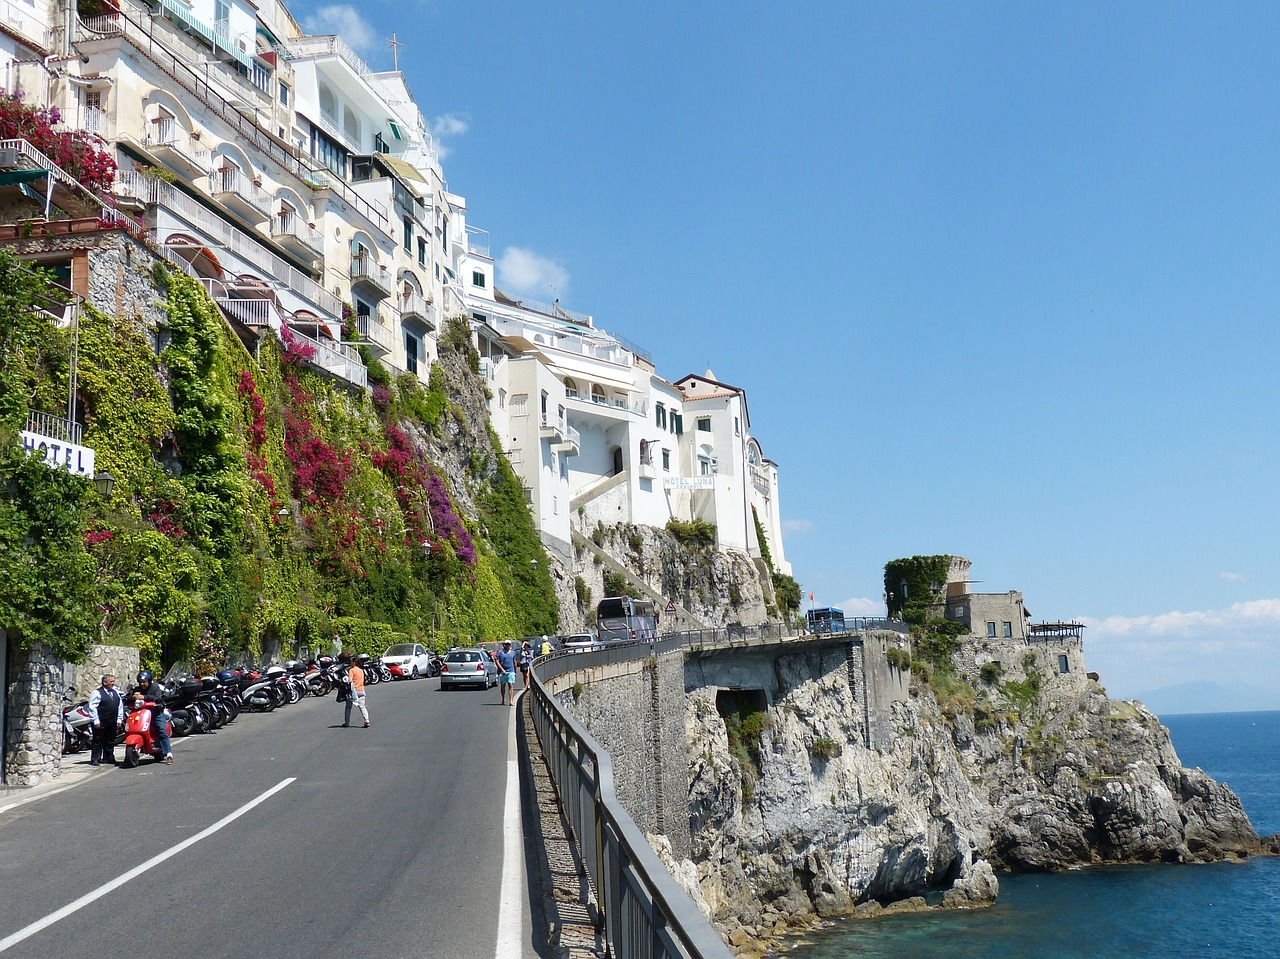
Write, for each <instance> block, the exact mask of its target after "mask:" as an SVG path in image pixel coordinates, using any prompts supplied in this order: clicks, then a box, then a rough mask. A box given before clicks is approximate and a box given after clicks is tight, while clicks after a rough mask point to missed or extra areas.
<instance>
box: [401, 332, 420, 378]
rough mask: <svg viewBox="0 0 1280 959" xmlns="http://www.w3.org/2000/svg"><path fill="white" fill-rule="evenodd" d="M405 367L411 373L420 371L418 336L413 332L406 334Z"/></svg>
mask: <svg viewBox="0 0 1280 959" xmlns="http://www.w3.org/2000/svg"><path fill="white" fill-rule="evenodd" d="M404 368H405V369H406V370H408V371H409V372H410V373H417V372H418V338H417V337H416V336H414V335H413V334H412V333H406V334H405V335H404Z"/></svg>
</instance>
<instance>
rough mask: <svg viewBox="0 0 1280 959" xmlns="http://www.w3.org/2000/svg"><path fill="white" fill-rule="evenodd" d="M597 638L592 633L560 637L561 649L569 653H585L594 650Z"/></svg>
mask: <svg viewBox="0 0 1280 959" xmlns="http://www.w3.org/2000/svg"><path fill="white" fill-rule="evenodd" d="M595 645H596V638H595V636H594V635H593V634H592V633H570V634H569V635H568V636H562V637H560V647H561V648H562V649H564V650H566V651H567V652H579V653H580V652H584V651H586V650H590V649H593V648H594V647H595Z"/></svg>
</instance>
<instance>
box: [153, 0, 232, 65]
mask: <svg viewBox="0 0 1280 959" xmlns="http://www.w3.org/2000/svg"><path fill="white" fill-rule="evenodd" d="M160 6H161V9H163V10H164V12H165V13H167V14H168V15H169V17H170V18H171V19H172V20H173V21H174V22H175V23H179V24H181V25H182V26H183V28H185V29H186V30H187V31H188V32H190V33H193V34H195V35H196V36H198V37H202V38H203V39H205V40H206V41H208V43H209V45H210V46H212V47H215V48H216V49H221V50H225V51H227V52H228V53H230V54H231V55H232V56H233V57H235V58H236V59H237V60H239V61H240V62H241V63H243V64H244V65H245V66H246V67H247V66H248V65H249V64H250V63H251V62H252V60H253V58H252V57H250V56H249V54H248V53H247V52H245V51H244V50H241V49H240V46H239V42H240V40H241V39H242V37H240V36H233V35H232V33H231V31H230V30H228V29H227V26H226V25H225V24H223V23H219V24H216V25H210V24H208V23H205V22H204V21H203V20H201V19H200V18H199V17H197V16H196V15H195V14H194V13H192V12H191V10H190V9H188V8H187V5H186V4H184V3H182V2H181V0H160Z"/></svg>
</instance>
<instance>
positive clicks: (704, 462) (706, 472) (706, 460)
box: [698, 456, 711, 476]
mask: <svg viewBox="0 0 1280 959" xmlns="http://www.w3.org/2000/svg"><path fill="white" fill-rule="evenodd" d="M698 475H699V476H710V475H711V458H710V457H707V456H699V457H698Z"/></svg>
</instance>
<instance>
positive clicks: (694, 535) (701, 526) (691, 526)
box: [667, 519, 716, 549]
mask: <svg viewBox="0 0 1280 959" xmlns="http://www.w3.org/2000/svg"><path fill="white" fill-rule="evenodd" d="M667 532H668V533H670V534H671V535H672V536H674V537H675V538H676V541H677V542H680V543H683V544H684V545H685V546H692V547H695V548H698V549H710V548H712V547H713V546H715V545H716V526H715V524H714V523H708V522H707V521H706V520H704V519H695V520H690V521H688V522H684V521H683V520H678V519H669V520H667Z"/></svg>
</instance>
